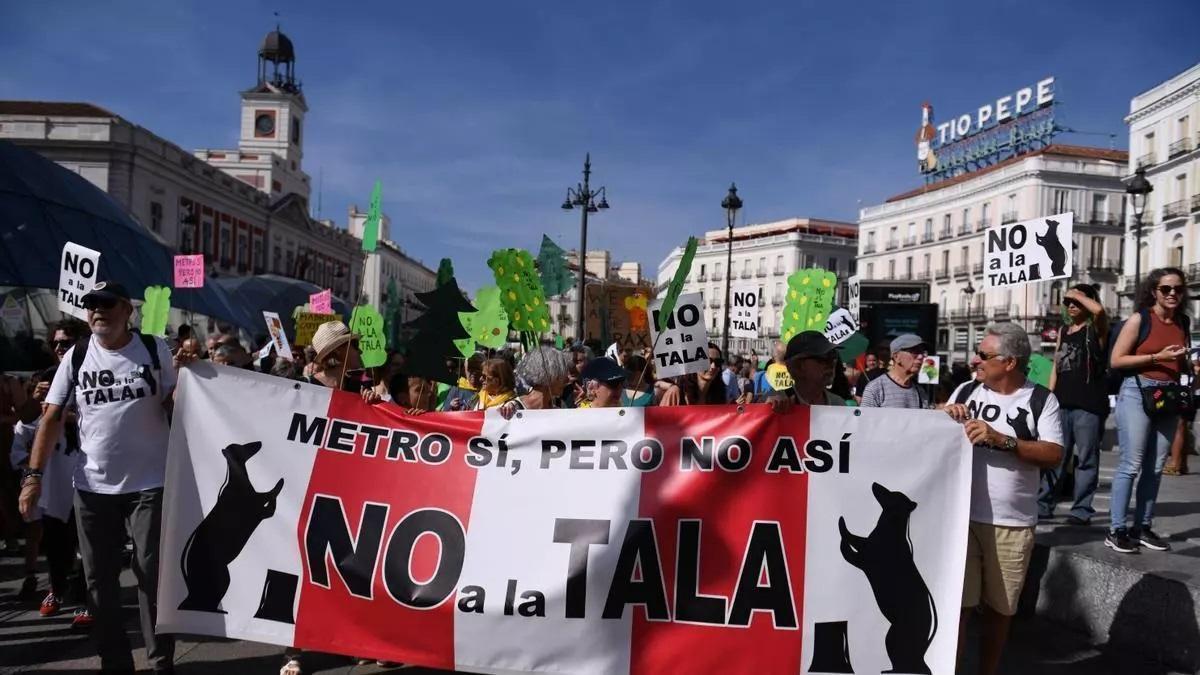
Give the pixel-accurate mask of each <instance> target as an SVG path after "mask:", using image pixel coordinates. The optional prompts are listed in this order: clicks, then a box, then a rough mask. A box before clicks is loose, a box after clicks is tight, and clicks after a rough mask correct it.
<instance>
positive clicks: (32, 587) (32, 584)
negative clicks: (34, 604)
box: [17, 574, 37, 601]
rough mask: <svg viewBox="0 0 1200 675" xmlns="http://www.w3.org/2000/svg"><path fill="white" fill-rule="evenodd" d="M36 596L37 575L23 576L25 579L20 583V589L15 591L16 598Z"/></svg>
mask: <svg viewBox="0 0 1200 675" xmlns="http://www.w3.org/2000/svg"><path fill="white" fill-rule="evenodd" d="M36 598H37V577H35V576H34V575H32V574H30V575H29V576H27V577H25V581H24V582H22V583H21V590H20V591H17V599H18V600H23V601H28V600H35V599H36Z"/></svg>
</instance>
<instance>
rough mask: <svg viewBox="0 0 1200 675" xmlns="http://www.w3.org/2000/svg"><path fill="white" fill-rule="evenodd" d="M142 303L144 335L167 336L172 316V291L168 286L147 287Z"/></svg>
mask: <svg viewBox="0 0 1200 675" xmlns="http://www.w3.org/2000/svg"><path fill="white" fill-rule="evenodd" d="M143 297H144V298H145V301H144V302H143V303H142V333H143V334H145V335H157V336H158V337H166V336H167V317H169V316H170V314H171V289H170V288H168V287H166V286H147V287H146V294H145V295H144V296H143Z"/></svg>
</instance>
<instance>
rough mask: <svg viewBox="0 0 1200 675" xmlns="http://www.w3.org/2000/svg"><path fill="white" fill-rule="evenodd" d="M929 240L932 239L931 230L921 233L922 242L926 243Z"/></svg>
mask: <svg viewBox="0 0 1200 675" xmlns="http://www.w3.org/2000/svg"><path fill="white" fill-rule="evenodd" d="M931 241H933V232H926V233H924V234H922V235H921V243H922V244H928V243H929V242H931Z"/></svg>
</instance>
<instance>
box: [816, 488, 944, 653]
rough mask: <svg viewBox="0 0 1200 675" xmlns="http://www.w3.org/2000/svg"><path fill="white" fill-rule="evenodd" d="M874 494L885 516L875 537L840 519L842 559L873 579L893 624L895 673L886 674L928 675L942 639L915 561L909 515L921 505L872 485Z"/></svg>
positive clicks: (888, 642) (890, 639) (890, 645)
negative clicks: (929, 654) (932, 651)
mask: <svg viewBox="0 0 1200 675" xmlns="http://www.w3.org/2000/svg"><path fill="white" fill-rule="evenodd" d="M871 492H872V493H874V495H875V500H876V501H878V502H879V506H880V507H882V512H881V513H880V514H879V522H878V523H876V524H875V529H873V530H871V534H870V535H868V536H866V537H860V536H857V535H855V534H852V533H851V532H850V531H849V530H848V529H846V519H845V518H838V530H840V531H841V533H842V557H843V558H845V559H846V562H848V563H850V564H851V565H854V566H855V567H857V568H858V569H860V570H862V571H863V573H864V574H866V575H867V582H868V583H870V584H871V592H872V593H874V594H875V602H876V604H878V605H879V611H880V612H882V613H883V616H884V618H885V619H887V620H888V622H889V623H891V624H892V625H891V628H889V629H888V632H887V636H886V637H885V638H884V646H885V648H886V649H887V655H888V659H890V660H891V662H892V669H891V670H886V671H884V672H885V673H922V674H924V675H928V674H929V672H930V671H929V666H928V665H927V664H926V663H925V652H926V651H927V650H928V649H929V645H930V644H931V643H932V642H933V636H934V635H936V634H937V607H936V606H935V605H934V602H933V596H932V595H931V594H930V593H929V587H928V586H926V585H925V580H924V579H923V578H922V577H921V572H920V571H919V570H917V565H916V563H915V562H914V561H913V550H912V541H910V540H909V538H908V518H909V514H911V513H912V512H913V510H914V509H916V508H917V503H916V502H914V501H913V500H911V499H909V498H908V496H907V495H905V494H904V493H901V492H892V491H891V490H888V489H887V488H885V487H883V486H882V485H880V484H879V483H872V484H871Z"/></svg>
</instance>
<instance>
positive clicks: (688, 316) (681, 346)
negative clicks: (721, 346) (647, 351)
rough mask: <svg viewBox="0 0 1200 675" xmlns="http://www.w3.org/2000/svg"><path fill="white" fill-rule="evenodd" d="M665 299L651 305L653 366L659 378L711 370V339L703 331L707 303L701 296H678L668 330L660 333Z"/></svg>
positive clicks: (696, 294) (689, 294)
mask: <svg viewBox="0 0 1200 675" xmlns="http://www.w3.org/2000/svg"><path fill="white" fill-rule="evenodd" d="M662 303H663V301H662V300H655V301H654V302H652V303H650V331H651V332H652V333H653V335H652V336H651V337H653V338H654V367H655V372H656V374H657V375H658V377H660V378H664V377H676V376H678V375H687V374H688V373H702V372H704V371H706V370H708V348H707V347H708V340H707V339H706V337H707V336H706V333H705V330H704V300H703V298H702V297H701V296H700V294H699V293H687V294H684V295H681V296H679V300H678V301H677V302H676V303H675V309H674V311H672V312H671V317H670V318H669V319H667V324H666V328H665V329H664V330H663V332H662V333H661V334H660V333H659V332H658V315H659V310H660V309H661V308H662Z"/></svg>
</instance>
